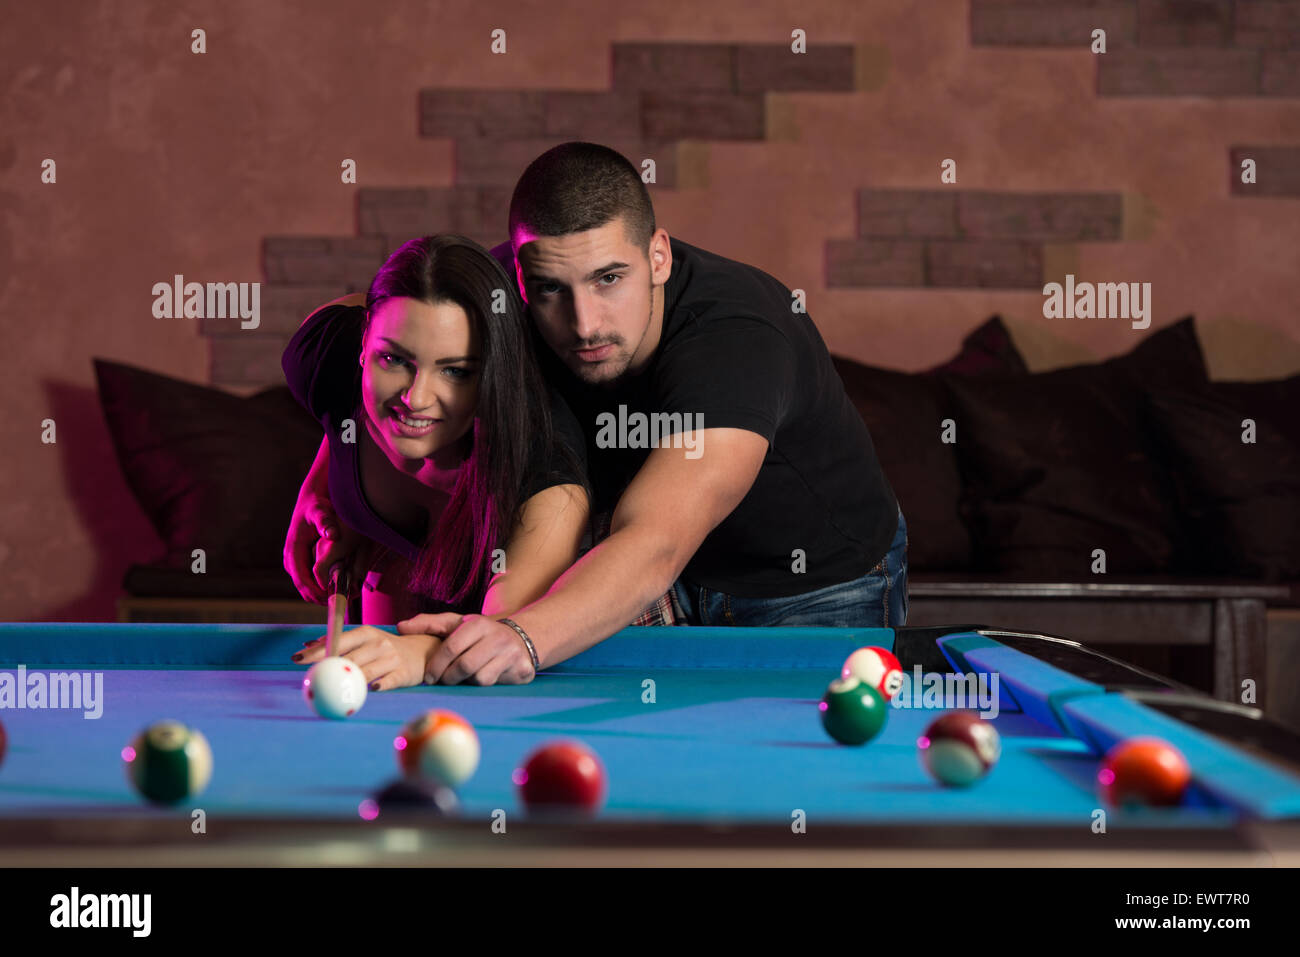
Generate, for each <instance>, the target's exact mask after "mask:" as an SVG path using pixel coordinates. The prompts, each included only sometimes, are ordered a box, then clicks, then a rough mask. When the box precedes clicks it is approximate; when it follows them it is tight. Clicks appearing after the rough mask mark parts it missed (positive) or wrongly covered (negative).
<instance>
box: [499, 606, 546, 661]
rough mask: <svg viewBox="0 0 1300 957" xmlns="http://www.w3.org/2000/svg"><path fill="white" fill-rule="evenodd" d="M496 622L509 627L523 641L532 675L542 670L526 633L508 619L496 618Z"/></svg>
mask: <svg viewBox="0 0 1300 957" xmlns="http://www.w3.org/2000/svg"><path fill="white" fill-rule="evenodd" d="M497 620H498V621H499V622H501V624H503V625H509V626H510V627H511V628H513V629H514V630H515V634H516V635H518V636H519V637H520V638H522V639H523V640H524V646H525V647H526V648H527V649H528V654H529V655H530V656H531V657H532V659H533V671H534V673H535V672H537V671H540V670H541V668H542V663H541V662H540V661H538V660H537V649H536V648H534V647H533V639H531V638H529V637H528V632H526V631H524V630H523V629H522V628H520V627H519V626H518V625H516V624H515V623H514V622H513V621H511V620H510V619H509V618H498V619H497Z"/></svg>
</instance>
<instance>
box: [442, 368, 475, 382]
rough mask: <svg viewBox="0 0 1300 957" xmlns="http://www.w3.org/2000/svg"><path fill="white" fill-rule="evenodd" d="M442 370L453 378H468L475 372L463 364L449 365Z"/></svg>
mask: <svg viewBox="0 0 1300 957" xmlns="http://www.w3.org/2000/svg"><path fill="white" fill-rule="evenodd" d="M442 371H443V372H445V373H447V375H448V376H449V377H450V378H452V379H468V378H469V377H470V376H472V375H473V374H474V370H473V369H466V368H464V367H463V366H447V367H446V368H444V369H443V370H442Z"/></svg>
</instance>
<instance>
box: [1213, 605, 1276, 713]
mask: <svg viewBox="0 0 1300 957" xmlns="http://www.w3.org/2000/svg"><path fill="white" fill-rule="evenodd" d="M1267 667H1268V616H1267V613H1266V609H1265V606H1264V602H1262V601H1260V600H1259V599H1256V598H1220V599H1218V600H1216V601H1215V603H1214V696H1215V697H1216V698H1218V699H1219V700H1221V701H1231V702H1234V703H1236V704H1241V703H1242V701H1241V692H1242V688H1241V683H1242V682H1243V681H1245V680H1248V679H1249V680H1251V681H1253V682H1255V701H1254V702H1253V704H1254V706H1255V707H1257V708H1261V709H1262V708H1263V707H1264V698H1265V694H1266V692H1267V689H1266V688H1265V687H1264V681H1265V675H1266V671H1267Z"/></svg>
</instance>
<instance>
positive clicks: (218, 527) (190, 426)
mask: <svg viewBox="0 0 1300 957" xmlns="http://www.w3.org/2000/svg"><path fill="white" fill-rule="evenodd" d="M95 376H96V378H97V379H98V382H99V395H100V403H101V405H102V407H103V410H104V417H105V419H106V420H107V422H108V427H109V432H110V433H111V434H112V437H113V444H114V447H115V448H116V450H117V458H118V462H119V463H120V464H121V467H122V472H123V474H124V475H125V476H126V480H127V483H128V485H129V486H130V487H131V490H132V492H133V493H134V494H135V497H136V500H137V501H139V503H140V506H141V508H143V509H144V512H145V514H146V515H148V516H149V519H150V521H151V522H152V523H153V525H154V528H156V529H157V531H158V534H159V535H160V536H161V537H162V539H163V541H164V542H165V543H166V544H167V555H166V557H165V559H164V561H163V563H162V564H163V566H165V567H169V568H174V569H182V570H185V571H186V573H187V574H188V573H189V572H188V569H189V567H190V563H191V559H190V553H191V551H192V550H193V549H195V548H202V549H204V551H205V553H206V559H207V572H208V573H209V574H212V575H218V576H220V575H224V574H226V573H228V572H230V571H232V570H246V569H265V570H267V571H269V572H272V573H274V572H277V571H278V574H279V575H280V576H282V577H284V578H285V580H286V581H287V576H286V575H285V573H284V572H283V570H281V554H282V551H283V548H284V535H285V532H286V530H287V528H288V524H289V516H290V514H291V513H292V511H293V506H294V502H295V501H296V500H297V495H298V488H299V486H300V485H301V484H302V479H303V476H304V475H305V474H306V473H307V469H308V468H309V467H310V465H311V462H312V459H313V457H314V456H315V453H316V449H317V447H318V446H319V444H320V434H321V433H320V426H319V425H318V424H317V423H316V422H315V421H313V420H312V418H311V417H310V416H309V415H308V414H307V413H306V412H304V411H303V409H302V408H301V407H300V406H299V405H298V404H297V403H296V402H295V401H294V400H293V397H292V396H291V395H290V394H289V390H288V389H287V388H285V387H282V386H281V387H277V388H272V389H267V390H265V391H263V392H259V393H258V394H256V395H254V396H250V397H248V398H243V397H240V396H235V395H231V394H229V393H226V392H223V391H221V390H218V389H213V388H209V387H206V386H201V385H194V384H192V383H188V382H181V381H180V380H177V379H172V378H169V377H168V376H163V375H158V374H156V373H152V372H146V371H144V370H143V369H137V368H134V367H132V366H128V365H122V364H120V363H116V362H108V361H105V360H102V359H96V360H95Z"/></svg>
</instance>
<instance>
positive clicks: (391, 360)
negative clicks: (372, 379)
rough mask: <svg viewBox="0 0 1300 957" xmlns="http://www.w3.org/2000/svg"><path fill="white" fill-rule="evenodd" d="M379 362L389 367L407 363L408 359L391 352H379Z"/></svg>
mask: <svg viewBox="0 0 1300 957" xmlns="http://www.w3.org/2000/svg"><path fill="white" fill-rule="evenodd" d="M379 363H380V365H382V366H383V367H384V368H385V369H387V368H388V367H389V366H399V365H405V363H406V360H405V359H403V358H402V357H401V356H395V355H393V354H392V353H391V352H381V353H379Z"/></svg>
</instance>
